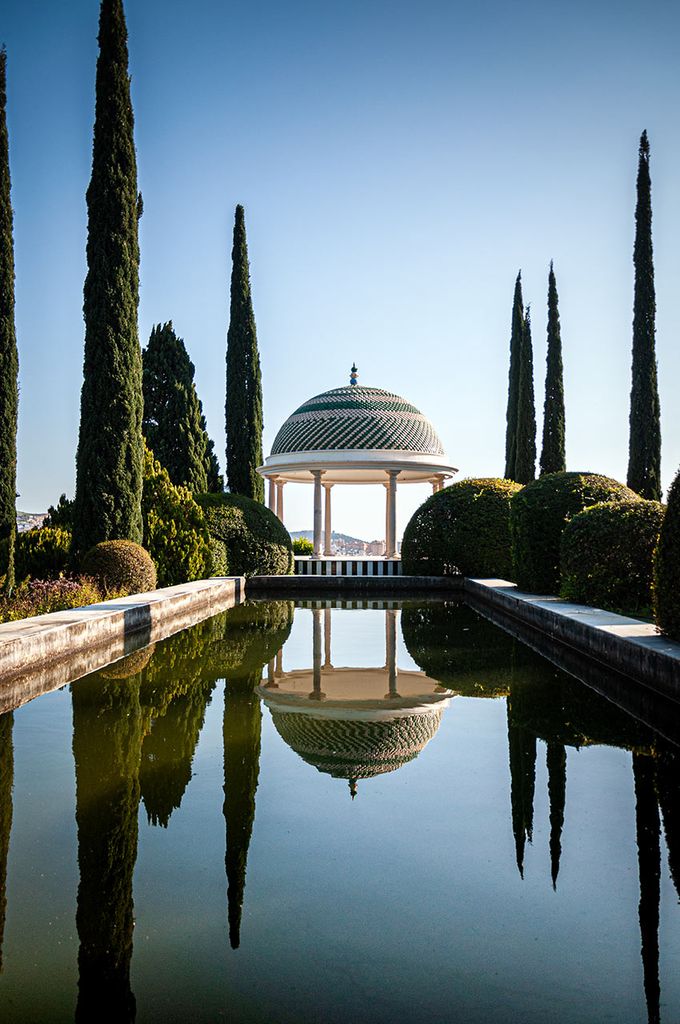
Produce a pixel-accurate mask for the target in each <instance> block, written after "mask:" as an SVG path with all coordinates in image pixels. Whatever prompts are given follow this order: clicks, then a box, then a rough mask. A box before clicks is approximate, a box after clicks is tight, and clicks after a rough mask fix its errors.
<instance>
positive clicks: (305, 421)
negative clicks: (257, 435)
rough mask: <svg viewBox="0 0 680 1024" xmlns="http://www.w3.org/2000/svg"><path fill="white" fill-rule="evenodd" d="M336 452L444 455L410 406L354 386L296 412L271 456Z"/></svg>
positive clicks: (319, 398) (387, 394) (388, 394)
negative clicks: (366, 451)
mask: <svg viewBox="0 0 680 1024" xmlns="http://www.w3.org/2000/svg"><path fill="white" fill-rule="evenodd" d="M334 450H335V451H348V450H350V451H353V450H385V451H406V452H414V453H417V454H419V455H434V456H443V455H444V449H443V447H442V443H441V441H440V440H439V437H438V436H437V433H436V431H435V429H434V427H433V426H432V424H431V423H430V421H429V420H428V419H427V418H426V417H425V416H423V414H422V412H420V411H419V410H418V409H416V407H415V406H414V405H411V403H410V402H407V401H406V399H404V398H400V397H399V395H395V394H392V392H391V391H383V389H382V388H369V387H363V386H361V385H358V384H351V385H349V386H347V387H342V388H334V389H333V390H332V391H324V392H323V394H320V395H315V396H314V398H310V399H309V400H308V401H307V402H305V403H304V404H303V405H301V406H300V407H299V408H298V409H296V410H295V412H294V413H292V415H291V416H289V417H288V419H287V420H286V422H285V423H284V424H283V426H282V427H281V429H280V430H279V432H278V434H277V435H276V438H275V439H274V444H273V445H272V451H271V454H272V455H284V454H285V455H287V454H294V453H296V452H314V451H334Z"/></svg>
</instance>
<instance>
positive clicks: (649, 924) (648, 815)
mask: <svg viewBox="0 0 680 1024" xmlns="http://www.w3.org/2000/svg"><path fill="white" fill-rule="evenodd" d="M633 778H634V781H635V832H636V839H637V849H638V867H639V871H640V903H639V905H638V914H639V918H640V939H641V953H642V973H643V977H644V986H645V999H646V1001H647V1019H648V1021H649V1024H659V1005H660V996H661V993H660V986H659V902H660V899H661V845H660V833H661V822H660V820H659V806H658V803H657V797H656V791H655V788H654V760H653V758H651V757H649V756H646V755H644V754H633Z"/></svg>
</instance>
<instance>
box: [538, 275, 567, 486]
mask: <svg viewBox="0 0 680 1024" xmlns="http://www.w3.org/2000/svg"><path fill="white" fill-rule="evenodd" d="M564 422H565V420H564V377H563V370H562V338H561V335H560V313H559V309H558V306H557V283H556V281H555V272H554V270H553V265H552V260H551V261H550V273H549V274H548V356H547V359H546V372H545V405H544V407H543V446H542V449H541V463H540V467H541V469H540V475H541V476H543V475H544V474H545V473H563V472H564V471H565V470H566V468H567V462H566V456H565V451H564Z"/></svg>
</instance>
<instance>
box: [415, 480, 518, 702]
mask: <svg viewBox="0 0 680 1024" xmlns="http://www.w3.org/2000/svg"><path fill="white" fill-rule="evenodd" d="M440 493H441V492H440ZM401 631H402V635H403V637H404V643H405V644H406V649H407V651H408V653H409V654H410V655H411V657H412V658H413V660H414V661H415V663H416V665H417V666H418V668H419V669H421V670H422V671H423V672H424V673H425V674H426V675H427V676H428V678H429V679H434V680H436V681H437V682H438V683H441V685H442V686H446V687H448V688H450V689H452V690H455V691H456V693H460V694H462V695H463V696H465V697H507V695H508V693H509V692H510V684H511V682H512V680H513V677H514V675H515V673H516V672H517V671H518V666H519V665H520V664H523V662H524V661H525V660H526V659H527V658H529V659H531V658H535V657H536V655H534V654H533V652H532V651H530V650H529V648H528V647H524V646H523V645H518V644H517V643H516V641H515V640H514V639H513V638H512V637H511V636H510V634H509V633H506V632H505V631H504V630H502V629H499V627H498V626H494V625H493V624H492V623H491V622H489V621H488V619H485V618H484V616H482V615H480V614H479V613H478V612H476V611H474V610H473V609H472V608H470V607H469V606H468V605H465V604H459V603H458V602H455V601H454V602H449V601H442V602H439V601H438V602H436V603H433V604H415V603H414V604H410V603H409V604H407V605H406V606H405V607H404V609H403V611H402V613H401Z"/></svg>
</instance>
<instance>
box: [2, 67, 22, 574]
mask: <svg viewBox="0 0 680 1024" xmlns="http://www.w3.org/2000/svg"><path fill="white" fill-rule="evenodd" d="M18 377H19V356H18V353H17V339H16V330H15V325H14V239H13V235H12V202H11V197H10V176H9V140H8V136H7V52H6V50H5V49H4V47H3V49H2V50H0V587H2V588H4V590H5V591H6V592H8V593H9V592H10V591H11V590H12V588H13V587H14V541H15V537H16V529H17V511H16V507H17V506H16V502H17V416H18V412H19V384H18Z"/></svg>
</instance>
